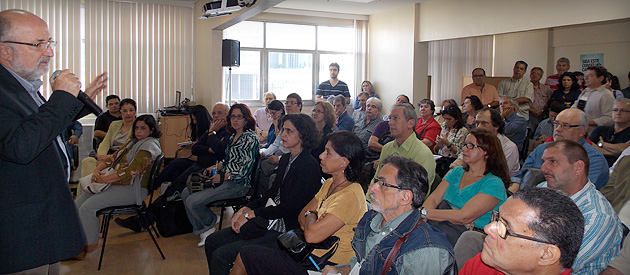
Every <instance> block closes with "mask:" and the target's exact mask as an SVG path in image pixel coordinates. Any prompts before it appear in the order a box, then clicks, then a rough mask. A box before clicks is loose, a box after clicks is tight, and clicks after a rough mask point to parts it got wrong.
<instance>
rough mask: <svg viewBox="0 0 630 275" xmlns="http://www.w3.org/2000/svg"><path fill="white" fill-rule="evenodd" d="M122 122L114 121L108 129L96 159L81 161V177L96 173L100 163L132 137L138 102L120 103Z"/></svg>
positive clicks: (130, 100)
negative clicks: (95, 169) (95, 168)
mask: <svg viewBox="0 0 630 275" xmlns="http://www.w3.org/2000/svg"><path fill="white" fill-rule="evenodd" d="M120 112H121V114H122V120H117V121H113V122H112V123H110V125H109V129H107V134H106V135H105V138H104V139H103V141H101V143H100V144H99V145H98V150H97V151H96V158H93V157H87V158H85V159H83V160H82V161H81V177H85V176H87V175H89V174H90V173H92V172H93V171H94V167H96V166H97V165H98V164H99V163H100V162H102V161H103V160H105V159H107V158H108V157H109V156H110V155H111V154H113V153H114V152H116V151H117V150H118V149H120V148H121V147H122V146H123V145H124V144H125V143H127V141H129V137H130V136H131V135H130V134H129V133H130V132H133V131H131V125H132V124H133V122H134V121H135V119H136V102H135V101H134V100H133V99H131V98H125V99H123V100H122V101H121V102H120Z"/></svg>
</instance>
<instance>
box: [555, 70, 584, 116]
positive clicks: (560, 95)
mask: <svg viewBox="0 0 630 275" xmlns="http://www.w3.org/2000/svg"><path fill="white" fill-rule="evenodd" d="M560 79H561V82H560V87H559V88H558V89H557V90H555V91H554V92H553V93H552V94H551V98H550V99H549V102H553V101H559V102H562V103H564V106H565V107H567V108H571V106H572V105H573V102H575V101H576V100H577V99H578V97H579V96H580V93H581V90H580V84H578V81H577V78H576V77H575V75H574V74H573V73H571V72H566V73H563V74H562V77H561V78H560Z"/></svg>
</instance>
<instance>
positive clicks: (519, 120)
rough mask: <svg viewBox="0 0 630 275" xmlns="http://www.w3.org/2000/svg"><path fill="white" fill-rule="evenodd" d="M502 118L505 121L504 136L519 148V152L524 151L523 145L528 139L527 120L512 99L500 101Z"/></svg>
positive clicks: (505, 98) (502, 98)
mask: <svg viewBox="0 0 630 275" xmlns="http://www.w3.org/2000/svg"><path fill="white" fill-rule="evenodd" d="M499 108H500V109H501V116H502V117H503V119H505V131H504V133H503V134H504V135H505V136H506V137H508V138H509V139H510V140H511V141H512V142H514V143H515V144H516V147H518V151H519V152H520V151H521V150H523V143H524V142H525V138H527V120H526V119H525V118H523V117H522V116H520V115H519V114H518V105H516V101H515V100H514V99H513V98H511V97H504V96H502V97H501V100H500V101H499Z"/></svg>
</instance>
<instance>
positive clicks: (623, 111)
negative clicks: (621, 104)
mask: <svg viewBox="0 0 630 275" xmlns="http://www.w3.org/2000/svg"><path fill="white" fill-rule="evenodd" d="M612 111H613V112H615V113H617V112H622V113H630V110H626V109H617V108H615V109H612Z"/></svg>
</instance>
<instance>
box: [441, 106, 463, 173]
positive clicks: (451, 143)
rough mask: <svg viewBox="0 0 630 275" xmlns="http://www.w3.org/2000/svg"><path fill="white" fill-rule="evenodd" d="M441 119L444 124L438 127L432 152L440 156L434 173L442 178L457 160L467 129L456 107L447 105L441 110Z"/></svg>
mask: <svg viewBox="0 0 630 275" xmlns="http://www.w3.org/2000/svg"><path fill="white" fill-rule="evenodd" d="M441 114H442V115H441V116H442V118H443V119H444V122H443V123H442V124H441V125H440V126H441V127H442V132H441V133H440V135H439V136H438V137H437V138H436V144H435V148H433V152H435V153H436V154H437V155H440V156H442V157H441V158H440V159H438V163H439V165H438V167H437V168H436V173H437V174H438V175H439V176H440V177H444V175H445V174H446V172H448V170H449V169H450V168H449V166H450V165H451V163H453V161H455V160H456V159H457V156H458V155H459V154H461V152H462V144H463V143H464V139H466V135H467V134H468V129H466V127H464V119H463V118H462V112H461V111H460V110H459V107H457V105H449V106H446V108H444V109H442V113H441Z"/></svg>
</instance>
